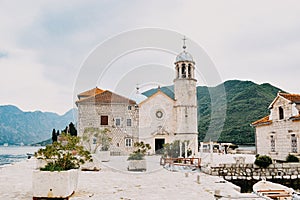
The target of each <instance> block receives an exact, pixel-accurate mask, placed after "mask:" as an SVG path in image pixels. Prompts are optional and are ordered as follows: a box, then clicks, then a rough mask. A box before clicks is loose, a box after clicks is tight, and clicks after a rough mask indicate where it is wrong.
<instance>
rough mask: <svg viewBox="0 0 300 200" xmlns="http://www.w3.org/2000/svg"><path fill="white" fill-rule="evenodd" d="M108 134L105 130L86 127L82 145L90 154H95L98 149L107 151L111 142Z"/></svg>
mask: <svg viewBox="0 0 300 200" xmlns="http://www.w3.org/2000/svg"><path fill="white" fill-rule="evenodd" d="M109 133H110V130H109V129H107V128H105V129H102V130H101V129H99V128H94V127H87V128H85V129H84V132H83V136H82V140H83V144H84V146H85V147H86V148H87V149H88V150H89V151H91V152H92V153H96V151H97V149H98V148H99V147H100V148H101V151H108V150H109V147H110V143H111V141H112V138H111V137H109Z"/></svg>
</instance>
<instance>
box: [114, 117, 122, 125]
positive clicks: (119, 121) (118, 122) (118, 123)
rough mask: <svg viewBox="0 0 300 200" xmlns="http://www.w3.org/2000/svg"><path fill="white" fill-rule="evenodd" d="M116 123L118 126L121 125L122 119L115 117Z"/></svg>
mask: <svg viewBox="0 0 300 200" xmlns="http://www.w3.org/2000/svg"><path fill="white" fill-rule="evenodd" d="M115 124H116V126H121V119H120V118H116V119H115Z"/></svg>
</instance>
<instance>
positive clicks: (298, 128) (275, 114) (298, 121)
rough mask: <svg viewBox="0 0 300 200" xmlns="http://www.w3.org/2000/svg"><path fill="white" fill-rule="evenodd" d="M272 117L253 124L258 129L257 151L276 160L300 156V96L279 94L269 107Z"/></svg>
mask: <svg viewBox="0 0 300 200" xmlns="http://www.w3.org/2000/svg"><path fill="white" fill-rule="evenodd" d="M269 109H270V115H268V116H266V117H264V118H262V119H260V120H257V121H256V122H253V123H252V126H254V127H255V128H256V136H255V139H256V150H257V153H258V154H261V155H269V156H271V157H272V158H273V159H275V160H285V159H286V157H287V156H288V154H293V155H296V156H299V154H300V148H299V147H300V146H299V145H300V143H299V137H300V95H299V94H286V93H278V94H277V97H276V98H275V99H274V101H273V102H272V103H271V104H270V106H269Z"/></svg>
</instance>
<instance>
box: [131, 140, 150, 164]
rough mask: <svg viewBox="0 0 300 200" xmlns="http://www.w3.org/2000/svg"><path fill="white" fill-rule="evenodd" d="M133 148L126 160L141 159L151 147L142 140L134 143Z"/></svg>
mask: <svg viewBox="0 0 300 200" xmlns="http://www.w3.org/2000/svg"><path fill="white" fill-rule="evenodd" d="M134 148H135V150H134V151H133V153H132V154H130V155H129V157H128V159H127V160H143V159H144V157H145V155H146V153H147V151H148V150H150V149H151V146H150V144H145V143H144V142H136V143H134Z"/></svg>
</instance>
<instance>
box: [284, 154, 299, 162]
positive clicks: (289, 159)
mask: <svg viewBox="0 0 300 200" xmlns="http://www.w3.org/2000/svg"><path fill="white" fill-rule="evenodd" d="M286 162H299V158H298V157H297V156H294V155H292V154H289V155H288V156H287V157H286Z"/></svg>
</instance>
